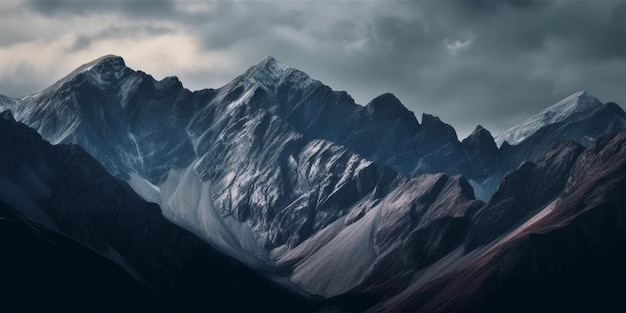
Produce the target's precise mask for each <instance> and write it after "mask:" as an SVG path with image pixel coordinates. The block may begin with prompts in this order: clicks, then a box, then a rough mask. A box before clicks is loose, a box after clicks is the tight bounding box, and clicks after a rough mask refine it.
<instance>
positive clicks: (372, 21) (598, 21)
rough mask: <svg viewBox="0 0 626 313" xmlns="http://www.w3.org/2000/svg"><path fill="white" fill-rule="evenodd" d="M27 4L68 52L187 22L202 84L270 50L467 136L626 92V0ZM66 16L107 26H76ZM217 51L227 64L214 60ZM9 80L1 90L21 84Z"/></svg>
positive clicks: (194, 80) (336, 83) (365, 96)
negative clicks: (560, 104) (53, 25)
mask: <svg viewBox="0 0 626 313" xmlns="http://www.w3.org/2000/svg"><path fill="white" fill-rule="evenodd" d="M20 9H21V11H20V12H22V14H23V15H24V14H26V16H25V18H21V20H22V21H27V20H28V18H29V16H30V18H31V19H32V20H37V16H40V17H41V18H40V19H43V20H45V21H58V23H59V25H61V24H63V23H68V24H66V25H65V28H63V27H59V28H58V29H57V30H56V31H57V33H56V34H55V33H54V31H55V30H54V29H50V28H49V27H48V28H46V29H43V28H42V29H41V30H42V31H43V33H44V34H45V36H46V38H51V37H55V36H56V37H57V38H60V37H61V36H63V35H64V34H65V33H67V32H68V31H69V30H72V31H73V32H75V35H76V36H75V39H74V42H73V45H72V46H71V47H70V50H69V53H78V52H81V51H84V50H87V49H93V47H94V46H97V45H96V44H97V43H99V42H102V40H109V41H111V40H114V39H115V38H124V39H128V38H137V39H138V40H139V39H142V38H144V39H145V38H150V37H151V36H155V37H157V36H162V35H164V34H179V35H180V34H184V35H185V36H192V37H193V40H195V42H196V43H197V45H196V46H194V47H192V48H193V49H198V51H197V52H194V53H195V54H193V55H203V54H206V56H204V57H203V60H204V61H200V60H199V61H198V62H197V64H198V65H197V69H195V70H189V69H188V68H185V69H181V70H180V73H171V74H178V75H179V76H180V77H181V79H182V80H183V82H184V83H185V84H186V85H187V86H190V87H191V88H203V87H217V86H216V85H207V84H209V83H210V84H218V85H219V84H223V83H226V82H227V81H228V79H230V78H234V77H235V76H236V75H239V74H241V73H242V72H243V71H245V69H246V68H247V67H249V66H251V65H252V64H254V63H256V62H257V61H258V60H260V59H261V58H262V57H263V56H264V55H266V54H269V55H273V56H275V57H276V58H278V59H279V60H280V61H282V62H283V63H286V64H287V65H290V66H293V67H296V68H299V69H301V70H303V71H305V72H307V73H309V74H310V75H311V76H312V77H313V78H316V79H319V80H321V81H323V82H324V83H326V84H328V85H330V86H331V87H333V88H335V89H341V90H346V91H348V92H349V93H350V94H351V95H352V96H353V97H354V98H355V99H356V100H357V102H359V103H361V104H365V103H366V102H368V101H369V100H370V99H372V98H373V97H375V96H377V95H378V94H381V93H384V92H393V93H394V94H396V95H397V96H398V97H399V98H400V100H402V102H403V103H405V105H407V106H408V107H409V108H410V109H411V110H413V111H414V112H415V113H416V115H417V116H418V117H419V116H420V115H421V113H422V112H427V113H432V114H435V115H439V116H441V118H442V119H443V120H444V121H447V122H449V123H451V124H453V125H454V126H455V127H456V128H457V130H459V133H460V134H461V136H463V135H466V134H468V133H469V132H470V131H471V130H472V129H473V128H474V126H475V125H476V124H482V125H484V126H485V127H487V128H488V129H491V130H492V131H493V132H494V133H497V132H498V131H501V130H503V129H505V128H507V127H509V126H512V125H513V124H515V123H517V122H520V121H521V120H523V119H525V118H527V117H529V116H530V115H532V114H534V113H536V112H538V111H539V110H541V109H543V108H544V107H546V106H547V105H549V104H552V103H554V102H556V101H558V100H560V99H561V98H563V97H565V96H567V95H569V94H571V93H574V92H576V91H578V90H582V89H585V90H587V91H589V92H590V93H592V94H594V95H596V96H598V97H599V98H600V99H601V100H603V101H616V102H618V103H621V104H626V94H625V92H624V91H622V90H623V87H622V86H621V85H622V84H623V82H624V81H626V24H625V23H626V1H565V0H559V1H542V0H507V1H490V0H465V1H461V0H451V1H336V2H328V1H319V2H315V1H299V2H291V1H236V2H233V1H215V2H202V1H165V0H159V1H152V0H151V1H147V0H139V1H75V0H74V1H58V0H55V1H49V0H27V1H26V2H25V4H23V6H22V7H21V8H20ZM23 12H26V13H23ZM28 12H30V15H28ZM103 16H104V17H106V18H103ZM68 20H69V21H79V22H75V23H87V22H88V21H90V20H93V21H94V23H101V24H102V25H99V24H97V25H96V26H93V25H91V26H89V27H86V29H85V30H76V29H75V27H74V26H75V25H73V24H71V23H70V22H67V21H68ZM103 20H104V21H106V22H103ZM7 23H8V22H7ZM5 24H6V23H5ZM15 25H18V24H15ZM46 25H47V24H46ZM3 26H5V25H4V24H3ZM13 28H14V29H18V28H19V27H17V26H15V27H13ZM36 31H37V29H36V28H35V30H33V31H30V32H28V33H27V32H17V34H13V35H9V34H6V35H5V34H3V35H0V45H4V46H7V47H9V48H10V47H11V45H13V44H15V43H18V42H23V41H29V40H36V39H37V38H36V35H35V34H36ZM188 49H191V48H189V47H188ZM104 53H109V51H103V54H104ZM214 54H218V55H221V56H227V57H228V59H229V60H230V61H229V62H230V63H228V66H224V67H221V68H220V69H219V70H218V69H215V68H214V67H210V68H206V69H205V68H204V67H205V66H206V64H205V63H206V60H210V59H211V58H212V57H211V56H212V55H214ZM77 55H78V54H77ZM33 57H36V56H33ZM173 57H176V56H173ZM87 61H89V60H84V62H87ZM192 61H193V60H191V61H190V62H192ZM224 64H226V63H224ZM53 65H54V64H51V66H53ZM140 69H141V70H144V71H147V72H151V69H150V68H140ZM31 72H32V71H31ZM16 73H18V74H17V75H20V74H19V71H16ZM33 76H36V75H33ZM24 77H26V76H24ZM3 79H4V81H0V88H1V89H0V92H2V90H5V89H6V88H7V86H9V83H8V80H7V79H6V78H3ZM186 79H187V80H186ZM12 81H13V82H19V81H22V82H23V81H24V79H22V80H20V79H14V80H12ZM10 85H11V88H13V89H15V88H19V87H18V86H16V83H10ZM25 85H27V86H28V85H29V84H28V83H25ZM31 85H32V84H31ZM22 89H23V88H22Z"/></svg>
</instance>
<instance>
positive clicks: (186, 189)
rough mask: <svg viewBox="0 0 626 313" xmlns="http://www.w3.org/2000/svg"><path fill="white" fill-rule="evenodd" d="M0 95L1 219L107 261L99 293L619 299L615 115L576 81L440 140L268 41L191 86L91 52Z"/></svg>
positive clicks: (301, 298)
mask: <svg viewBox="0 0 626 313" xmlns="http://www.w3.org/2000/svg"><path fill="white" fill-rule="evenodd" d="M0 111H4V113H2V114H3V118H2V120H0V126H1V130H2V132H0V135H1V136H2V137H3V140H2V145H3V149H2V155H1V157H2V160H3V162H2V166H3V168H2V169H1V170H2V171H1V172H0V173H1V175H0V183H1V184H2V186H3V188H2V190H3V191H2V192H1V193H0V196H1V197H0V200H1V201H2V202H1V204H2V205H3V209H2V211H1V212H2V216H3V218H2V220H3V221H5V220H6V221H9V224H7V226H2V225H0V226H2V229H3V230H4V229H5V228H6V229H8V230H7V231H8V232H11V233H19V236H20V237H26V238H29V239H28V240H31V241H33V240H35V239H37V240H38V241H37V245H38V246H41V247H42V248H38V249H41V250H42V251H44V252H46V251H48V250H45V249H49V243H51V242H52V243H54V242H61V241H62V242H63V244H62V245H61V246H62V247H65V246H70V248H68V249H69V250H71V252H68V249H65V250H61V251H58V250H57V251H56V252H54V253H56V255H57V256H61V257H65V258H67V259H74V258H78V256H74V254H77V255H81V257H82V255H89V258H90V259H93V260H94V261H92V262H93V265H92V264H91V263H90V265H89V266H93V267H94V268H101V267H106V268H108V269H110V270H112V271H116V275H117V276H115V277H107V278H106V279H108V278H110V279H111V281H106V283H107V284H111V285H113V286H124V287H125V288H130V291H129V292H132V293H133V295H134V294H136V295H137V296H133V297H127V298H124V297H122V296H120V295H115V294H113V296H112V299H111V301H113V303H115V302H116V301H120V302H121V301H130V302H129V303H131V304H133V305H136V304H137V303H143V302H150V303H152V304H155V303H165V304H164V305H155V307H158V308H160V309H163V310H166V311H171V310H176V309H175V308H181V307H184V308H186V310H198V311H203V310H210V309H211V308H215V307H220V308H228V309H223V310H228V311H248V310H250V309H263V310H271V311H285V312H293V311H340V312H344V311H345V312H361V311H369V312H404V311H406V312H413V311H420V312H476V311H481V312H482V311H494V312H496V311H502V310H506V311H515V310H520V311H526V310H533V311H542V310H546V311H547V310H549V309H553V308H558V307H559V303H561V302H560V301H566V300H567V298H568V297H570V296H572V295H575V296H576V298H575V299H576V301H569V302H568V303H567V304H566V306H569V307H571V308H581V307H587V308H589V310H592V309H593V310H595V309H597V308H611V307H613V306H617V307H623V308H626V305H624V303H621V302H620V297H619V294H618V293H617V292H616V290H621V289H620V288H619V282H620V281H621V280H622V279H624V278H626V275H624V274H625V271H624V270H623V269H621V266H620V264H623V261H624V260H625V259H626V257H625V255H626V254H625V253H624V251H623V247H625V246H626V245H625V244H626V232H625V231H624V229H625V228H624V227H623V225H624V224H623V223H624V213H623V212H624V204H625V203H626V202H625V200H626V199H625V198H624V196H623V195H622V193H621V192H620V191H621V190H623V188H624V187H625V186H624V178H625V177H624V176H625V174H626V168H625V166H626V164H625V161H626V158H625V155H624V154H625V153H626V151H624V143H625V142H626V131H623V130H622V129H623V128H625V127H626V113H624V111H623V110H622V109H621V108H620V107H619V106H618V105H617V104H615V103H611V102H609V103H602V102H600V100H598V99H597V98H595V97H593V96H592V95H590V94H588V93H587V92H584V91H583V92H578V93H575V94H572V95H571V96H569V97H567V98H565V99H563V100H562V101H560V102H558V103H557V104H555V105H553V106H550V107H548V108H546V109H545V110H544V111H542V112H540V113H539V114H537V115H536V116H534V117H532V118H530V119H529V120H527V121H525V122H523V123H521V124H519V125H517V126H515V127H513V128H511V129H509V130H507V131H505V132H503V133H501V134H499V135H497V136H496V137H495V139H494V137H493V136H492V134H491V133H490V132H489V131H488V130H486V129H484V128H483V127H481V126H477V127H476V130H475V131H474V132H473V133H472V134H471V135H469V136H468V137H467V138H465V139H463V140H461V141H459V139H458V137H457V134H456V132H455V130H454V128H453V127H452V126H450V125H448V124H446V123H444V122H442V121H441V120H440V119H439V118H438V117H435V116H432V115H429V114H423V115H422V117H421V122H419V121H418V120H417V118H416V117H415V115H414V114H413V113H412V112H411V111H409V110H408V109H407V108H406V107H405V106H404V105H403V104H402V103H401V102H400V101H399V100H398V99H397V98H396V97H395V96H393V95H392V94H383V95H381V96H379V97H376V98H375V99H373V100H372V101H371V102H370V103H368V104H367V105H365V106H361V105H359V104H356V103H355V102H354V100H353V99H352V98H351V97H350V96H349V95H348V94H347V93H346V92H343V91H334V90H332V89H331V88H330V87H328V86H326V85H324V84H323V83H321V82H319V81H317V80H314V79H312V78H310V77H309V76H308V75H307V74H305V73H303V72H301V71H299V70H297V69H294V68H291V67H288V66H286V65H284V64H281V63H280V62H278V61H277V60H276V59H274V58H272V57H266V58H264V59H263V60H261V61H260V62H259V63H257V64H256V65H254V66H252V67H251V68H249V69H248V70H247V71H246V72H245V73H244V74H242V75H241V76H239V77H237V78H235V79H234V80H232V81H231V82H230V83H228V84H226V85H225V86H223V87H220V88H217V89H204V90H199V91H190V90H188V89H185V88H184V87H183V85H182V83H181V82H180V81H179V80H178V79H177V78H176V77H167V78H164V79H162V80H160V81H157V80H155V79H154V78H153V77H152V76H150V75H149V74H147V73H144V72H141V71H135V70H133V69H130V68H128V67H127V66H126V65H125V63H124V60H123V59H122V58H120V57H117V56H111V55H109V56H104V57H102V58H99V59H97V60H94V61H92V62H90V63H87V64H85V65H83V66H81V67H79V68H78V69H76V70H75V71H74V72H72V73H70V74H69V75H68V76H66V77H65V78H62V79H61V80H59V81H58V82H56V83H55V84H53V85H52V86H50V87H48V88H47V89H45V90H43V91H41V92H39V93H36V94H33V95H30V96H27V97H25V98H22V99H11V98H7V97H3V96H0ZM16 227H17V228H16ZM16 236H17V235H16ZM33 238H35V239H33ZM50 238H54V239H50ZM65 242H67V244H66V243H65ZM13 244H14V243H13ZM53 246H57V245H54V244H53ZM11 247H12V246H11ZM18 247H19V246H18ZM42 253H43V252H42ZM46 253H49V252H46ZM24 258H28V257H27V256H25V257H24ZM65 262H66V261H63V262H59V263H65ZM67 262H69V261H67ZM14 263H16V264H23V263H24V262H14ZM14 263H10V265H7V264H3V267H4V268H7V267H16V265H15V264H14ZM112 264H116V265H117V266H118V268H115V265H113V266H112ZM111 268H112V269H111ZM26 270H27V269H26ZM67 275H69V276H71V275H77V276H78V275H80V274H78V273H73V274H72V273H68V274H67ZM118 276H119V278H116V277H118ZM54 279H55V278H54V277H46V278H41V279H40V281H44V280H45V281H46V283H48V284H53V285H54V284H59V285H62V284H63V282H61V281H58V282H50V281H51V280H54ZM97 279H98V280H100V281H105V280H104V279H105V278H101V277H100V278H97ZM133 281H135V282H136V283H131V282H133ZM8 284H10V283H5V285H8ZM24 293H27V292H24ZM35 297H37V296H36V295H35ZM205 297H209V298H210V299H211V301H210V302H211V304H207V303H203V302H204V301H206V299H205ZM239 299H246V300H245V301H241V300H239ZM133 301H134V302H133ZM598 301H601V302H598ZM610 305H613V306H610Z"/></svg>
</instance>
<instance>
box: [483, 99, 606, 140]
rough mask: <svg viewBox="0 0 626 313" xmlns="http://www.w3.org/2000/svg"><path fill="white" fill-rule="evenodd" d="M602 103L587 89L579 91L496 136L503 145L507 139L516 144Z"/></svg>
mask: <svg viewBox="0 0 626 313" xmlns="http://www.w3.org/2000/svg"><path fill="white" fill-rule="evenodd" d="M600 105H602V102H600V100H598V99H597V98H596V97H594V96H592V95H591V94H589V93H588V92H586V91H584V90H583V91H579V92H576V93H574V94H571V95H569V96H567V97H565V98H564V99H563V100H561V101H559V102H557V103H556V104H554V105H552V106H550V107H548V108H546V109H545V110H543V111H541V112H539V114H537V115H535V116H533V117H531V118H529V119H528V120H526V121H524V122H522V123H520V124H518V125H516V126H514V127H512V128H510V129H508V130H506V131H504V132H502V133H500V134H499V135H497V136H496V137H495V140H496V143H497V144H498V145H502V143H503V142H505V141H507V142H508V143H510V144H511V145H516V144H518V143H520V142H522V141H524V140H525V139H526V138H527V137H528V136H530V135H532V134H534V133H535V132H536V131H537V130H539V129H540V128H542V127H544V126H547V125H550V124H554V123H558V122H561V121H563V120H565V119H567V118H568V117H571V116H573V115H575V114H577V113H580V112H584V111H587V110H590V109H593V108H595V107H598V106H600Z"/></svg>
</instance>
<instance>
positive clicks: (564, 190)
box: [338, 131, 626, 312]
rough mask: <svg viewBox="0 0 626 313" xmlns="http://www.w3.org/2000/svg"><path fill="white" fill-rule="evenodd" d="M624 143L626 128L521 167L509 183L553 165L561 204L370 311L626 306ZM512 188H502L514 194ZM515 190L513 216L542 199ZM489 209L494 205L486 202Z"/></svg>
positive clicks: (510, 206)
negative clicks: (623, 291)
mask: <svg viewBox="0 0 626 313" xmlns="http://www.w3.org/2000/svg"><path fill="white" fill-rule="evenodd" d="M624 147H626V131H621V132H619V133H615V134H612V135H607V136H603V137H601V138H599V139H598V140H597V142H596V143H595V144H594V145H593V146H591V147H590V148H588V149H587V150H585V151H584V152H582V153H581V151H580V146H578V145H572V144H568V145H561V146H560V147H556V148H555V150H554V153H552V154H549V155H547V156H546V158H545V159H544V162H542V164H541V165H532V167H531V168H529V169H524V168H525V167H527V166H523V167H522V168H520V170H518V172H516V173H515V174H513V175H510V176H507V179H506V180H505V183H504V184H503V186H504V185H506V184H507V182H512V180H513V179H514V177H517V176H518V175H522V173H525V172H526V173H531V172H533V171H536V170H537V168H538V167H542V166H543V167H546V166H547V167H548V168H549V169H550V170H549V171H552V172H553V173H554V174H555V176H558V177H559V178H557V179H558V180H559V181H561V182H563V183H562V184H561V188H560V190H559V191H558V192H556V194H554V193H553V194H552V196H556V200H554V201H552V203H551V204H550V205H548V206H546V207H545V208H544V209H541V210H540V211H539V212H536V213H533V214H530V215H527V216H525V217H522V218H518V219H517V221H518V222H517V224H516V225H515V226H513V227H510V228H509V229H510V231H508V232H504V234H505V235H506V236H503V237H500V238H498V239H495V240H493V241H492V242H491V243H490V245H489V246H487V247H486V248H482V249H477V250H474V251H475V252H472V253H469V254H467V255H466V256H465V257H461V258H458V259H457V260H460V262H448V263H447V264H448V267H447V268H446V269H444V270H443V271H441V272H439V273H437V275H433V276H429V275H424V276H422V277H423V278H421V279H419V278H418V280H417V281H416V282H415V283H413V285H411V286H410V287H408V288H406V289H405V290H404V292H402V293H401V294H398V295H396V296H395V297H392V298H390V299H388V300H387V301H384V302H382V303H379V304H378V305H375V306H373V307H371V308H370V309H369V310H368V312H409V311H420V312H421V311H423V312H475V311H481V312H502V311H514V312H528V311H533V312H551V311H554V310H563V309H565V310H574V311H580V310H584V311H586V310H606V309H608V310H614V309H618V308H619V309H623V308H624V307H626V304H624V302H623V301H622V299H621V296H620V295H619V292H618V291H617V290H620V285H621V281H622V280H623V279H624V278H626V271H624V269H623V267H622V266H620V265H619V264H622V263H623V262H624V261H626V253H624V251H623V247H624V244H626V232H625V231H624V227H623V223H624V222H625V218H626V211H625V210H624V204H626V198H625V197H624V194H623V192H622V191H623V188H624V187H626V150H625V149H624ZM558 159H561V160H563V161H564V162H563V163H562V164H563V166H557V167H554V165H556V164H559V163H560V162H555V160H558ZM531 175H532V174H531ZM525 176H526V175H525ZM563 178H565V179H563ZM565 182H567V183H565ZM557 189H558V188H557ZM506 190H508V188H502V189H501V190H500V191H498V193H501V194H502V195H504V194H511V193H510V192H507V191H506ZM555 190H556V189H555ZM513 193H515V194H517V195H515V196H512V200H511V201H509V203H508V204H504V205H506V206H508V207H507V209H509V210H511V211H513V212H516V210H518V209H516V208H515V207H516V203H515V202H516V201H517V200H518V199H522V198H527V199H530V200H532V201H535V199H538V200H539V199H541V195H540V194H537V189H535V188H529V189H527V190H525V191H522V190H518V191H516V192H513ZM541 193H543V192H541ZM535 196H539V198H535ZM545 196H547V193H546V194H545ZM494 198H495V197H494ZM544 199H545V197H544ZM494 201H495V200H494ZM526 201H529V200H526ZM500 203H502V202H500ZM490 207H493V206H492V203H490V204H488V205H487V206H486V208H490ZM531 207H532V206H531ZM482 212H484V211H482ZM478 215H480V214H478ZM519 215H520V216H521V214H519ZM508 224H511V223H508ZM494 225H499V224H498V223H492V226H494ZM505 225H506V223H505ZM477 227H480V220H479V223H478V224H475V225H474V226H471V228H472V229H471V230H470V237H471V234H472V232H474V231H476V230H475V229H476V228H477ZM470 237H468V238H470ZM467 247H468V246H467V245H466V248H467ZM424 277H425V279H424ZM352 297H353V298H350V297H346V296H344V298H343V299H340V303H344V304H345V303H350V300H353V299H354V298H356V299H358V295H357V294H355V295H352ZM338 300H339V299H338Z"/></svg>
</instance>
